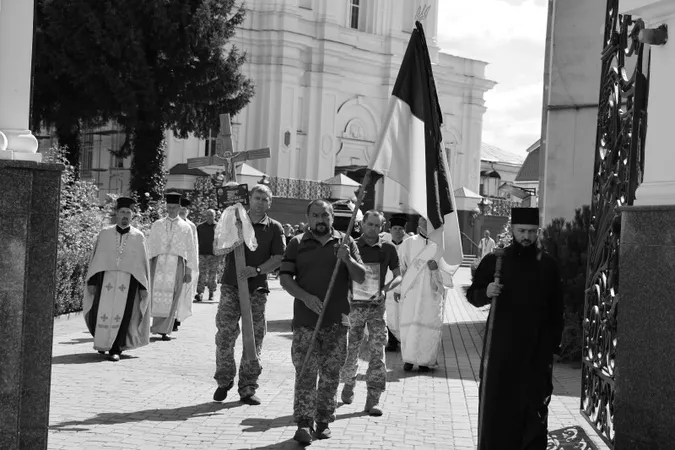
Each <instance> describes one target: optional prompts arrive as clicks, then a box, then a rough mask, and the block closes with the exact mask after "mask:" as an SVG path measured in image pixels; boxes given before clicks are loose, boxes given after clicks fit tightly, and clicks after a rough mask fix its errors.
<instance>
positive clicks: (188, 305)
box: [174, 198, 199, 331]
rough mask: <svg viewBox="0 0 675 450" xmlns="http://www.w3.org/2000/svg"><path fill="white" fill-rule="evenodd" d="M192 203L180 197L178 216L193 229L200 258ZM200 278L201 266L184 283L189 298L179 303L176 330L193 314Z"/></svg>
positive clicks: (196, 249)
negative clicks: (190, 279)
mask: <svg viewBox="0 0 675 450" xmlns="http://www.w3.org/2000/svg"><path fill="white" fill-rule="evenodd" d="M191 204H192V202H190V200H188V199H187V198H181V199H180V209H179V210H178V217H180V218H181V219H183V220H184V221H185V222H187V224H188V225H190V229H192V236H193V237H194V240H195V246H196V248H195V252H196V253H197V258H199V237H198V236H197V225H195V224H194V222H193V221H191V220H190V219H188V214H190V210H189V209H188V207H189V206H190V205H191ZM198 280H199V267H197V268H196V269H195V270H193V271H192V281H191V282H190V283H186V284H184V285H183V295H184V296H186V297H187V298H185V299H182V300H181V302H180V303H179V307H178V312H177V313H176V326H175V327H174V331H176V330H177V329H178V325H180V323H181V322H182V321H183V320H185V319H187V318H188V317H190V316H191V315H192V299H193V298H194V296H195V294H196V293H197V281H198Z"/></svg>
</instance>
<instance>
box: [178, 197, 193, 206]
mask: <svg viewBox="0 0 675 450" xmlns="http://www.w3.org/2000/svg"><path fill="white" fill-rule="evenodd" d="M191 204H192V202H191V201H190V200H188V199H187V198H181V199H180V206H183V207H185V208H187V207H188V206H190V205H191Z"/></svg>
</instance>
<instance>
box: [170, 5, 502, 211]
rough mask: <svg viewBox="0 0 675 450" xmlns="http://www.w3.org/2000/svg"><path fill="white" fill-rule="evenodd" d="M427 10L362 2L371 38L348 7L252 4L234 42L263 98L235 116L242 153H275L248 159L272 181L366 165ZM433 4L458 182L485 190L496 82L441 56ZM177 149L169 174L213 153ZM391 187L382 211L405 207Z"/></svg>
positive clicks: (469, 63) (432, 39) (432, 37)
mask: <svg viewBox="0 0 675 450" xmlns="http://www.w3.org/2000/svg"><path fill="white" fill-rule="evenodd" d="M421 3H422V1H421V0H410V1H409V0H405V1H404V0H393V1H392V0H362V1H361V4H362V5H363V6H362V10H363V11H362V12H363V13H364V14H365V17H363V18H362V20H363V21H362V23H361V22H360V28H363V29H366V30H367V31H368V32H364V31H360V30H354V29H351V28H349V27H348V26H347V25H348V17H349V2H348V1H347V0H331V1H328V0H313V1H302V0H265V1H259V0H254V1H248V2H247V7H248V9H249V11H248V14H247V18H246V21H245V23H244V24H243V25H242V27H241V29H240V30H239V31H238V32H237V34H236V36H235V37H234V38H233V43H234V45H236V46H237V47H238V48H240V49H241V50H244V51H246V52H247V55H248V61H247V63H246V64H245V66H244V67H243V73H245V74H246V75H247V76H249V77H250V78H251V79H252V80H253V82H254V84H255V96H254V98H253V99H252V101H251V103H250V104H249V105H248V106H247V107H245V108H244V109H243V110H242V111H241V112H240V113H239V114H238V115H237V116H236V117H234V118H233V140H234V145H235V149H239V150H244V149H254V148H261V147H270V149H271V158H270V159H267V160H258V161H249V162H248V163H249V164H250V165H252V166H254V167H255V168H257V169H258V170H261V171H262V172H265V173H266V174H268V175H269V176H278V177H285V178H299V179H308V180H315V181H322V180H325V179H328V178H330V177H332V176H333V175H334V174H335V168H336V166H337V167H340V166H347V165H349V166H366V165H367V164H368V161H369V159H370V155H371V153H372V151H373V147H374V144H375V140H376V138H377V134H378V132H379V128H380V125H381V122H382V119H383V117H384V115H385V113H386V108H387V105H388V100H389V96H390V93H391V90H392V89H393V85H394V82H395V81H396V76H397V74H398V70H399V67H400V63H401V59H402V57H403V54H404V52H405V49H406V47H407V44H408V40H409V39H410V33H411V31H412V28H413V22H414V20H413V19H414V12H415V10H416V9H417V6H419V5H420V4H421ZM424 3H425V4H428V5H430V6H431V9H430V12H429V16H428V17H427V19H426V21H425V22H424V26H425V33H426V37H427V42H428V44H429V46H430V55H431V58H432V63H433V64H434V76H435V79H436V85H437V89H438V94H439V101H440V103H441V108H442V110H443V113H444V117H443V119H444V126H443V137H444V142H445V146H446V149H447V151H448V155H449V157H450V161H449V162H450V167H451V171H452V173H451V175H452V177H453V184H454V187H455V188H458V187H462V186H466V187H468V188H469V189H471V190H473V191H478V189H479V188H478V186H479V182H480V176H479V171H480V143H481V134H482V120H483V114H484V113H485V106H484V100H483V94H484V93H485V92H486V91H487V90H489V89H491V88H492V86H493V85H494V83H493V82H491V81H488V80H486V79H485V66H486V63H484V62H481V61H474V60H470V59H466V58H459V57H455V56H451V55H447V54H442V53H440V52H439V49H438V47H437V46H436V30H437V27H438V24H437V20H438V19H437V15H436V14H437V10H438V8H437V6H438V0H435V1H431V2H428V1H427V2H424ZM309 7H311V9H310V8H309ZM287 132H289V133H290V142H289V143H288V145H285V142H284V135H285V133H287ZM168 142H169V157H168V158H167V167H172V166H173V165H175V164H178V163H180V162H186V160H187V159H188V158H193V157H197V156H203V155H204V145H203V143H201V144H200V143H199V142H198V141H197V140H189V141H186V142H183V143H179V142H178V141H176V140H174V139H173V138H170V139H168ZM389 184H391V182H387V186H385V191H386V192H387V195H386V197H387V198H386V199H385V198H384V197H383V195H380V198H381V205H382V207H383V208H384V209H385V210H387V211H392V212H393V211H401V210H404V209H402V206H401V205H400V203H401V201H400V193H398V192H397V191H396V190H395V189H389ZM403 206H404V205H403Z"/></svg>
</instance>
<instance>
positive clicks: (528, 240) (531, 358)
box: [466, 208, 564, 450]
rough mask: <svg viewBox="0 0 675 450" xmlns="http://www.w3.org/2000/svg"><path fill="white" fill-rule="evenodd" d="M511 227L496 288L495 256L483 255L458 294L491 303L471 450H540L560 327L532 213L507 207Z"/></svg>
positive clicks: (549, 266) (557, 293)
mask: <svg viewBox="0 0 675 450" xmlns="http://www.w3.org/2000/svg"><path fill="white" fill-rule="evenodd" d="M511 223H512V225H511V230H512V234H513V240H512V243H511V245H509V246H508V247H507V248H506V249H504V255H503V256H502V257H501V258H502V263H501V274H500V275H501V276H500V278H499V284H497V282H496V281H495V280H494V278H495V269H496V266H497V256H496V255H495V254H494V253H493V254H488V255H486V256H485V258H484V259H483V260H482V261H481V263H480V265H479V266H478V270H477V271H476V274H475V276H474V278H473V282H472V283H471V286H470V287H469V289H468V290H467V295H466V298H467V300H468V301H469V303H471V304H472V305H473V306H475V307H477V308H480V307H482V306H485V305H488V304H490V303H491V302H492V301H493V299H494V310H493V309H490V316H493V315H494V317H489V318H488V328H487V329H486V330H485V334H486V336H488V335H491V338H486V339H485V340H484V341H483V347H484V348H483V352H482V354H483V357H482V361H481V366H480V371H479V378H480V389H479V404H480V407H479V415H480V417H479V421H478V423H479V429H478V442H479V445H480V446H479V450H493V449H494V450H501V449H506V448H509V449H511V448H513V449H523V450H535V449H536V450H539V449H545V448H546V442H547V433H548V405H549V402H550V401H551V394H552V392H553V382H552V376H553V355H554V354H556V353H559V351H560V348H559V345H560V340H561V337H562V331H563V326H564V320H563V291H562V285H561V280H560V269H559V268H558V264H557V263H556V261H555V259H553V257H552V256H550V255H549V254H547V253H545V252H544V251H543V249H542V248H541V247H540V245H539V240H538V238H537V233H538V229H539V210H538V209H537V208H513V209H512V210H511ZM490 324H492V326H490ZM488 341H489V343H490V344H489V345H490V346H489V348H488Z"/></svg>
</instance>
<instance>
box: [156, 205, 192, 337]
mask: <svg viewBox="0 0 675 450" xmlns="http://www.w3.org/2000/svg"><path fill="white" fill-rule="evenodd" d="M164 197H165V199H166V209H167V213H168V215H167V217H163V218H161V219H159V220H157V221H156V222H155V223H153V224H152V228H151V229H150V238H149V239H148V258H150V275H151V278H152V303H151V304H152V307H151V311H152V317H153V320H152V327H151V328H150V331H151V332H152V333H156V334H160V335H161V336H162V340H164V341H170V340H171V337H170V334H171V331H173V329H174V322H175V320H176V318H177V314H178V311H179V309H180V310H181V311H185V310H186V309H187V308H186V307H184V306H181V302H182V301H185V296H184V295H183V293H184V292H183V286H184V284H189V283H190V282H191V281H192V273H193V272H196V271H197V269H198V267H199V260H198V258H197V244H196V243H195V240H194V234H193V233H192V229H191V228H190V225H188V223H187V222H186V221H184V220H183V219H181V218H180V217H178V211H179V209H180V198H181V195H180V194H177V193H169V194H165V195H164ZM187 300H188V301H190V303H191V300H190V299H187Z"/></svg>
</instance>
